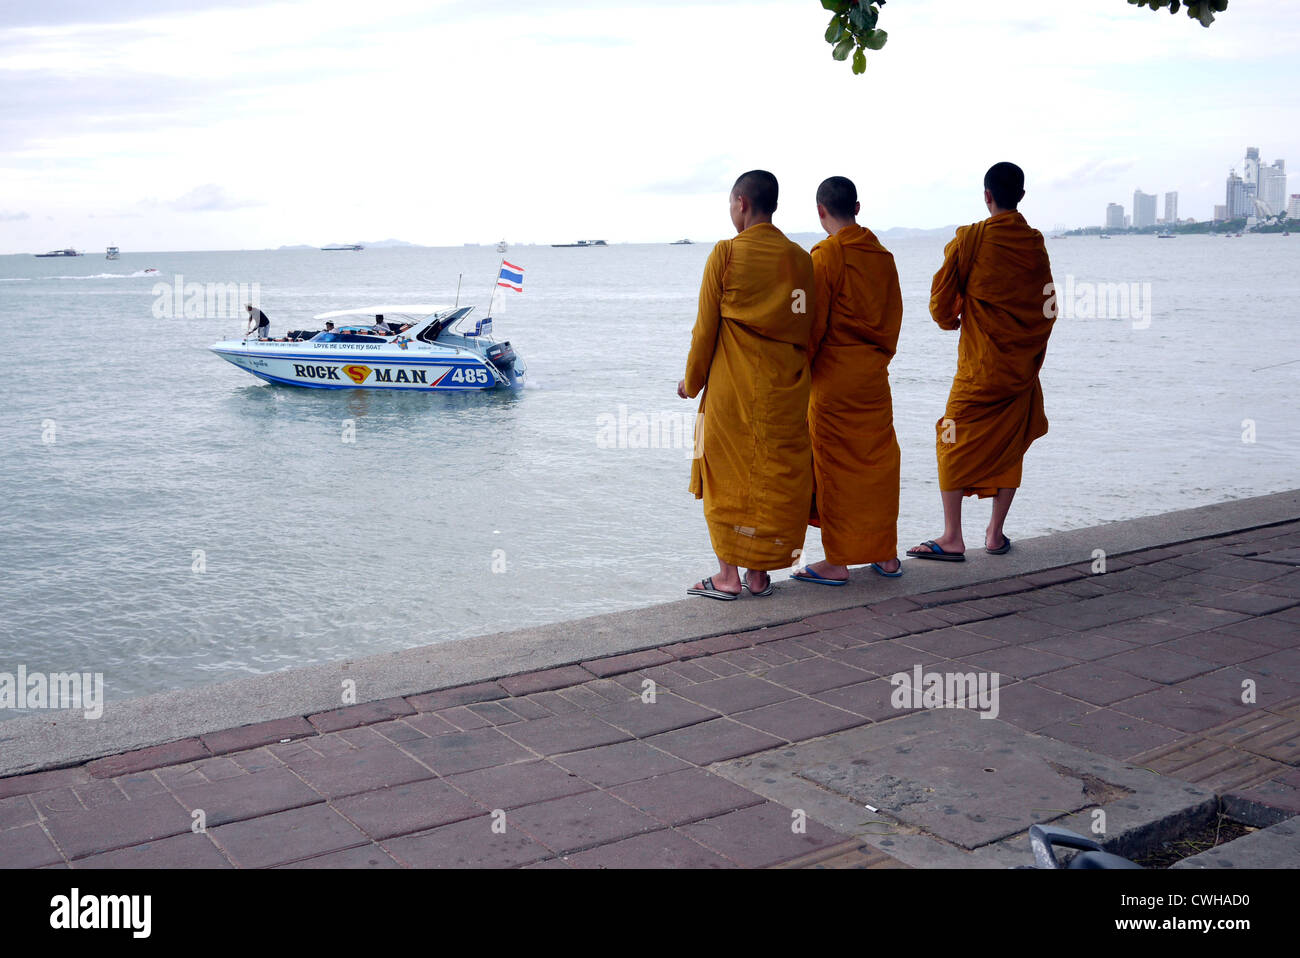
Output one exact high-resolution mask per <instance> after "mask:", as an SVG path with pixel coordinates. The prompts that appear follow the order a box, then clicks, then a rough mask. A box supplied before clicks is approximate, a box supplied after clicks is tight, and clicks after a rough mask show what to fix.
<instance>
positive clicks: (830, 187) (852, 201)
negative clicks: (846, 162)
mask: <svg viewBox="0 0 1300 958" xmlns="http://www.w3.org/2000/svg"><path fill="white" fill-rule="evenodd" d="M817 205H818V206H824V207H826V212H827V213H829V214H830V215H831V216H833V217H835V218H836V219H837V220H851V219H853V217H855V216H857V215H858V212H857V210H856V209H854V207H855V206H857V205H858V188H857V187H856V186H854V185H853V181H852V180H851V179H849V178H848V177H847V176H831V177H827V178H826V179H824V180H822V185H821V186H819V187H817Z"/></svg>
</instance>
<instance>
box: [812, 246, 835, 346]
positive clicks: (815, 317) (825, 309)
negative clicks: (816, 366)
mask: <svg viewBox="0 0 1300 958" xmlns="http://www.w3.org/2000/svg"><path fill="white" fill-rule="evenodd" d="M812 261H813V296H812V301H813V302H812V331H811V332H810V334H809V336H808V363H809V365H811V364H813V363H815V362H816V361H817V353H818V352H819V351H820V350H821V348H822V340H824V339H825V338H826V331H827V330H828V329H829V328H830V317H831V306H832V300H833V299H834V298H835V292H834V289H833V288H832V286H831V276H830V269H829V268H828V265H827V263H826V254H825V252H823V251H822V250H821V249H818V248H817V247H813V251H812Z"/></svg>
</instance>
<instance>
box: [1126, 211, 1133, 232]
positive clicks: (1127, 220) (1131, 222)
mask: <svg viewBox="0 0 1300 958" xmlns="http://www.w3.org/2000/svg"><path fill="white" fill-rule="evenodd" d="M1132 225H1133V217H1131V216H1129V215H1128V214H1127V213H1125V214H1124V229H1128V228H1129V227H1130V226H1132Z"/></svg>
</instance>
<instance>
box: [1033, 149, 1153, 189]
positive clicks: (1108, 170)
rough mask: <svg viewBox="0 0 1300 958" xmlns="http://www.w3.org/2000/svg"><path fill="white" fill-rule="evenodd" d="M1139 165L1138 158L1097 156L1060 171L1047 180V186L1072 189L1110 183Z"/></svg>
mask: <svg viewBox="0 0 1300 958" xmlns="http://www.w3.org/2000/svg"><path fill="white" fill-rule="evenodd" d="M1136 165H1137V158H1136V157H1132V156H1128V157H1118V158H1115V159H1110V160H1102V159H1098V158H1096V157H1094V158H1092V159H1089V160H1085V161H1084V162H1082V163H1080V164H1078V165H1077V166H1075V167H1073V168H1072V169H1069V170H1066V171H1065V172H1064V173H1059V174H1057V175H1056V176H1054V177H1052V178H1051V179H1049V180H1047V182H1046V184H1045V185H1046V186H1049V187H1051V188H1052V189H1070V188H1072V187H1077V186H1084V185H1086V184H1088V183H1109V182H1111V181H1112V180H1114V179H1115V178H1116V176H1117V175H1118V174H1120V173H1123V172H1124V171H1125V170H1131V169H1132V168H1133V167H1134V166H1136Z"/></svg>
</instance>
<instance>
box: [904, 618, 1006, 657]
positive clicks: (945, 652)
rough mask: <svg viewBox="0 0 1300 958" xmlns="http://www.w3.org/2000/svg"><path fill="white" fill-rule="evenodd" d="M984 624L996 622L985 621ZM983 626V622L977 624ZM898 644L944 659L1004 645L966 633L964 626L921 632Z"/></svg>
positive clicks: (998, 640) (999, 640) (997, 641)
mask: <svg viewBox="0 0 1300 958" xmlns="http://www.w3.org/2000/svg"><path fill="white" fill-rule="evenodd" d="M985 621H986V622H994V621H997V620H995V619H987V620H985ZM977 624H978V625H981V626H982V625H984V624H985V623H984V622H981V623H977ZM898 644H900V645H906V646H907V647H908V648H913V649H920V650H921V651H922V652H926V653H932V654H934V655H942V656H944V657H945V658H947V657H952V656H959V655H966V654H968V653H971V652H983V651H985V650H987V649H995V648H997V647H998V646H1000V645H1005V644H1006V643H1004V642H1003V641H1002V640H1001V639H991V638H989V637H988V636H985V635H980V634H977V633H975V632H968V631H966V628H965V626H952V627H951V628H947V629H938V630H936V631H934V632H923V633H921V634H920V635H908V636H904V637H903V638H901V639H899V640H898Z"/></svg>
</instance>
